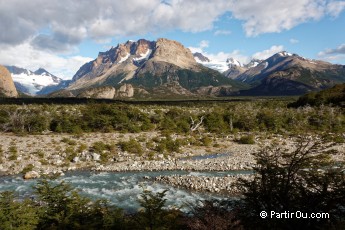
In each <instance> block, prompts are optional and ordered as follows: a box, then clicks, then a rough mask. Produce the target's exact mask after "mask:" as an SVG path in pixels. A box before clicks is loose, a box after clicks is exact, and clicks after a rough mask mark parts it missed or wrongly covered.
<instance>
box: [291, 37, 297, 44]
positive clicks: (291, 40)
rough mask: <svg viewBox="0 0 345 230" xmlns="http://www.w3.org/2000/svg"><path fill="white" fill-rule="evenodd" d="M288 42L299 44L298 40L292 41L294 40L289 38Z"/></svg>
mask: <svg viewBox="0 0 345 230" xmlns="http://www.w3.org/2000/svg"><path fill="white" fill-rule="evenodd" d="M289 42H290V43H291V44H297V43H299V40H297V39H294V38H291V39H290V40H289Z"/></svg>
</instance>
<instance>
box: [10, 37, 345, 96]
mask: <svg viewBox="0 0 345 230" xmlns="http://www.w3.org/2000/svg"><path fill="white" fill-rule="evenodd" d="M7 69H8V70H9V71H10V72H11V74H12V78H13V80H14V83H15V85H16V88H17V90H18V91H21V92H24V93H28V94H31V95H42V94H49V96H51V97H61V96H62V97H90V98H109V99H113V98H177V97H183V98H186V97H200V96H230V95H300V94H304V93H306V92H309V91H318V90H321V89H325V88H329V87H332V86H333V85H335V84H338V83H344V82H345V66H343V65H334V64H331V63H328V62H324V61H318V60H310V59H307V58H303V57H301V56H299V55H297V54H291V53H288V52H285V51H283V52H279V53H276V54H274V55H273V56H271V57H269V58H268V59H266V60H258V59H253V60H251V61H250V62H249V63H247V64H243V63H240V62H239V61H237V60H235V59H234V58H231V57H229V58H228V59H227V60H224V61H215V60H211V59H210V58H209V57H207V56H205V55H204V54H202V53H194V54H192V53H191V51H190V50H189V49H187V48H186V47H184V46H183V45H182V44H181V43H179V42H177V41H173V40H168V39H165V38H160V39H158V40H157V41H148V40H145V39H140V40H138V41H127V42H126V43H124V44H118V45H117V46H116V47H112V48H111V49H109V50H108V51H106V52H100V53H99V54H98V56H97V57H96V58H95V59H94V60H93V61H90V62H88V63H85V64H84V65H83V66H81V67H80V69H79V70H78V71H77V72H76V74H75V75H74V76H73V78H72V80H69V81H65V80H62V79H60V78H58V77H56V76H54V75H52V74H50V73H49V72H48V71H46V70H44V69H38V70H37V71H35V72H32V71H29V70H25V69H21V68H18V67H14V66H8V67H7Z"/></svg>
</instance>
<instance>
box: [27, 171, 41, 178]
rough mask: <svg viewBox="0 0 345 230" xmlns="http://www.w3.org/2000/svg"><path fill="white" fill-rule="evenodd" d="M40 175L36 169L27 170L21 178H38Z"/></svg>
mask: <svg viewBox="0 0 345 230" xmlns="http://www.w3.org/2000/svg"><path fill="white" fill-rule="evenodd" d="M39 177H40V174H39V173H38V172H36V171H29V172H26V173H25V174H24V176H23V178H24V179H25V180H30V179H36V178H39Z"/></svg>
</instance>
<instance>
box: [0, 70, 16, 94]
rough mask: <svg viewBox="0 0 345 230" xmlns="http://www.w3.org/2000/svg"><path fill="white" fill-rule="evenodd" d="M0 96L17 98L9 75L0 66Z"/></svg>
mask: <svg viewBox="0 0 345 230" xmlns="http://www.w3.org/2000/svg"><path fill="white" fill-rule="evenodd" d="M0 96H5V97H18V92H17V89H16V87H15V85H14V82H13V79H12V76H11V73H10V72H9V71H8V70H7V69H6V67H5V66H2V65H0Z"/></svg>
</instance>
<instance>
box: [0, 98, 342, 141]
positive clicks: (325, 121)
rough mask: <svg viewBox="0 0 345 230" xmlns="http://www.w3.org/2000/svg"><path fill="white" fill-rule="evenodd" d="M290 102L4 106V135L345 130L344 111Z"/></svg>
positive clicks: (0, 125) (0, 118) (0, 122)
mask: <svg viewBox="0 0 345 230" xmlns="http://www.w3.org/2000/svg"><path fill="white" fill-rule="evenodd" d="M81 101H83V100H81ZM288 102H289V101H279V100H256V101H235V102H234V101H232V102H229V101H222V102H218V101H216V102H214V101H207V102H205V101H203V102H202V103H201V102H200V103H194V102H190V103H189V102H184V103H181V102H176V103H177V104H178V105H174V102H162V104H155V103H158V102H155V103H152V102H135V103H139V104H129V103H122V102H119V103H99V102H98V101H95V102H91V101H89V102H88V103H85V104H79V105H78V104H73V105H68V104H57V105H55V104H53V105H51V104H39V105H37V104H33V105H30V104H29V105H27V104H23V105H13V104H11V105H0V131H3V132H15V133H41V132H44V131H52V132H58V133H59V132H63V133H82V132H113V131H118V132H132V133H137V132H142V131H161V132H164V133H181V134H186V133H191V132H195V133H198V132H210V133H217V134H230V133H236V132H255V131H258V132H273V133H282V134H285V133H297V134H302V133H308V132H332V133H334V132H335V133H341V132H344V130H345V113H344V109H343V108H340V107H331V106H321V107H310V106H306V107H300V108H287V104H288ZM133 103H134V102H133ZM140 103H142V104H140ZM145 103H147V104H145ZM165 103H171V104H165ZM199 123H200V124H199Z"/></svg>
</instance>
